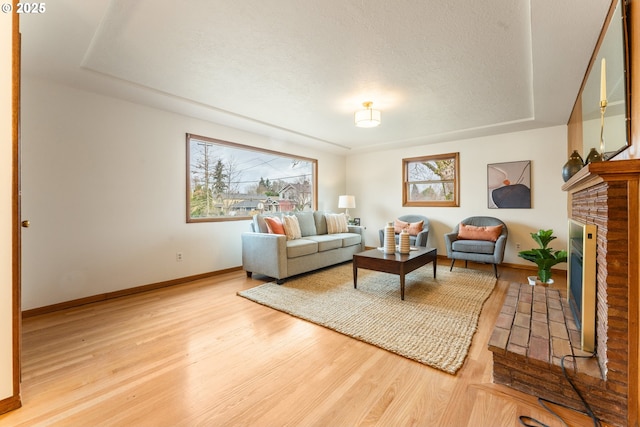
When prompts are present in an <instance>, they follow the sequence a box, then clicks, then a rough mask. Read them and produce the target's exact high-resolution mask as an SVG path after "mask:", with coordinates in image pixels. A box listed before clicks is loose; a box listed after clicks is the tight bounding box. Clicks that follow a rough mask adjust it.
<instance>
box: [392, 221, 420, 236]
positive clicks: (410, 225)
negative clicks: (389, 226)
mask: <svg viewBox="0 0 640 427" xmlns="http://www.w3.org/2000/svg"><path fill="white" fill-rule="evenodd" d="M393 227H394V231H395V232H396V234H400V233H401V232H402V230H405V229H406V230H407V232H408V233H409V235H410V236H417V235H418V233H420V232H421V231H422V228H423V227H424V220H423V221H418V222H405V221H400V220H399V219H396V220H395V222H394V224H393Z"/></svg>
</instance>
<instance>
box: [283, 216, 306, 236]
mask: <svg viewBox="0 0 640 427" xmlns="http://www.w3.org/2000/svg"><path fill="white" fill-rule="evenodd" d="M282 225H283V226H284V233H285V234H286V235H287V240H295V239H300V238H301V237H302V232H301V231H300V223H299V222H298V217H296V216H293V215H285V216H283V217H282Z"/></svg>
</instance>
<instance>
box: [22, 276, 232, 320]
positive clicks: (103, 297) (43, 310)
mask: <svg viewBox="0 0 640 427" xmlns="http://www.w3.org/2000/svg"><path fill="white" fill-rule="evenodd" d="M239 270H242V267H231V268H226V269H224V270H217V271H211V272H209V273H202V274H196V275H193V276H187V277H181V278H179V279H172V280H166V281H164V282H157V283H151V284H148V285H142V286H136V287H134V288H128V289H122V290H119V291H114V292H105V293H103V294H97V295H92V296H89V297H85V298H78V299H74V300H71V301H64V302H59V303H57V304H52V305H47V306H44V307H38V308H32V309H30V310H25V311H23V312H22V318H23V319H26V318H28V317H33V316H38V315H41V314H47V313H53V312H55V311H59V310H65V309H67V308H73V307H79V306H81V305H85V304H91V303H94V302H100V301H107V300H110V299H114V298H120V297H124V296H128V295H134V294H139V293H142V292H148V291H153V290H155V289H161V288H166V287H169V286H177V285H183V284H185V283H189V282H192V281H194V280H200V279H206V278H209V277H214V276H220V275H223V274H227V273H232V272H234V271H239Z"/></svg>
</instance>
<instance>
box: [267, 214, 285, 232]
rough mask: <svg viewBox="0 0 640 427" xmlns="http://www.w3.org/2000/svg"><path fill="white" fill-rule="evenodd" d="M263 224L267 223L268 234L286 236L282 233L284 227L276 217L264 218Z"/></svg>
mask: <svg viewBox="0 0 640 427" xmlns="http://www.w3.org/2000/svg"><path fill="white" fill-rule="evenodd" d="M264 222H266V223H267V229H268V230H269V234H285V235H286V234H287V233H285V232H284V225H282V221H280V218H278V217H277V216H267V217H265V218H264Z"/></svg>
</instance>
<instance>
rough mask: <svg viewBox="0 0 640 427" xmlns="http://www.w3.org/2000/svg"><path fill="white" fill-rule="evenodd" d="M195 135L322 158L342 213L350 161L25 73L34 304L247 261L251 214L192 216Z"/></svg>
mask: <svg viewBox="0 0 640 427" xmlns="http://www.w3.org/2000/svg"><path fill="white" fill-rule="evenodd" d="M187 132H188V133H194V134H198V135H204V136H208V137H212V138H218V139H223V140H227V141H233V142H237V143H241V144H247V145H252V146H255V147H261V148H268V149H272V150H276V151H283V152H288V153H292V154H297V155H301V156H306V157H311V158H315V159H318V169H319V170H318V176H319V187H318V199H319V204H318V207H319V208H320V209H326V210H337V202H338V195H340V194H342V192H343V191H344V188H345V159H344V157H343V156H337V155H332V154H327V153H324V152H320V151H316V150H311V149H308V148H303V147H299V146H295V145H293V144H285V143H283V142H282V141H274V140H271V139H269V138H266V137H263V136H259V135H255V134H250V133H246V132H241V131H238V130H235V129H231V128H228V127H223V126H218V125H215V124H212V123H208V122H204V121H200V120H196V119H191V118H188V117H184V116H180V115H176V114H173V113H168V112H165V111H160V110H156V109H152V108H147V107H144V106H140V105H136V104H132V103H128V102H124V101H120V100H116V99H114V98H109V97H105V96H101V95H96V94H92V93H88V92H83V91H79V90H75V89H70V88H68V87H64V86H58V85H55V84H52V83H50V82H44V81H40V80H35V79H31V78H27V77H26V76H23V101H22V156H23V162H22V164H23V168H22V190H23V198H22V201H23V204H22V209H23V216H24V217H25V218H29V219H30V220H31V227H30V228H29V229H28V230H27V231H25V232H24V233H23V282H22V296H23V301H22V304H23V309H25V310H28V309H31V308H37V307H42V306H47V305H51V304H55V303H58V302H63V301H69V300H73V299H77V298H83V297H87V296H91V295H97V294H101V293H105V292H110V291H116V290H121V289H126V288H131V287H136V286H141V285H146V284H150V283H156V282H162V281H166V280H171V279H176V278H181V277H186V276H191V275H196V274H200V273H206V272H211V271H217V270H222V269H226V268H232V267H238V266H240V265H241V264H242V261H241V243H240V233H241V232H243V231H248V227H249V224H248V222H247V221H232V222H218V223H191V224H187V223H186V220H185V200H186V195H185V191H186V183H185V179H186V178H185V177H186V172H185V167H186V160H185V150H186V148H185V145H186V143H185V133H187ZM177 251H180V252H182V253H183V255H184V260H183V261H182V262H176V252H177Z"/></svg>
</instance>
